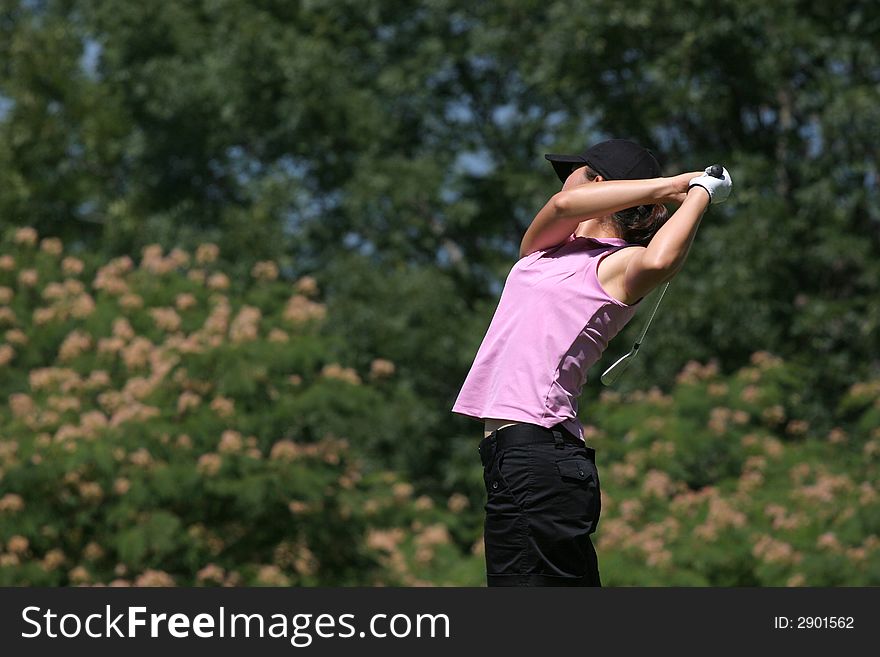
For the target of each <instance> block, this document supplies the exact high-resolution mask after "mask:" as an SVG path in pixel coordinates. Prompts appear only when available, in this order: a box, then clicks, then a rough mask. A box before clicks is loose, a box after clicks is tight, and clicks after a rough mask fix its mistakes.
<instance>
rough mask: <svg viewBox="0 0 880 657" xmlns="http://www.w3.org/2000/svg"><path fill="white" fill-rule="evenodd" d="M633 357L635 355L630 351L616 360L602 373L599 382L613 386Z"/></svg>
mask: <svg viewBox="0 0 880 657" xmlns="http://www.w3.org/2000/svg"><path fill="white" fill-rule="evenodd" d="M633 356H635V353H634V352H632V351H631V352H629V353H628V354H625V355H623V356H621V357H620V358H618V359H617V360H616V361H615V362H614V363H613V364H612V365H611V366H610V367H609V368H608V369H607V370H605V371H604V372H602V376H601V377H599V380H600V381H601V382H602V383H603V384H604V385H606V386H610V385H614V384H615V383H616V382H617V380H618V379H619V378H620V375H621V374H623V371H624V370H625V369H626V368H627V367H629V364H630V362H631V361H632V357H633Z"/></svg>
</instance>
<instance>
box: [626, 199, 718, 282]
mask: <svg viewBox="0 0 880 657" xmlns="http://www.w3.org/2000/svg"><path fill="white" fill-rule="evenodd" d="M708 207H709V194H707V193H706V190H705V189H703V188H702V187H692V188H691V189H690V191H688V193H687V196H686V197H685V199H684V201H682V204H681V205H680V206H679V208H678V210H676V211H675V213H674V214H673V215H672V216H671V217H669V219H668V220H667V221H666V223H665V224H663V225H662V226H661V227H660V230H658V231H657V233H656V234H655V235H654V237H652V238H651V242H650V243H649V244H648V246H647V247H645V248H643V249H625V251H630V252H631V254H632V255H631V256H630V258H629V259H628V260H627V261H626V264H625V267H624V269H623V285H622V286H623V290H624V293H625V294H626V297H627V298H630V299H641V298H642V297H644V296H645V295H647V294H648V293H650V292H651V290H653V289H654V288H655V287H657V286H658V285H660V284H661V283H664V282H665V281H667V280H669V279H670V278H672V277H673V276H675V275H676V274H677V273H678V272H679V271H680V270H681V268H682V267H683V266H684V261H685V259H687V255H688V251H690V248H691V244H692V243H693V241H694V237H695V236H696V234H697V228H699V226H700V221H701V219H702V218H703V214H704V213H705V212H706V208H708Z"/></svg>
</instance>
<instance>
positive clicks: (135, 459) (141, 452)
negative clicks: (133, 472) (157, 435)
mask: <svg viewBox="0 0 880 657" xmlns="http://www.w3.org/2000/svg"><path fill="white" fill-rule="evenodd" d="M128 460H129V461H131V462H132V463H133V464H134V465H136V466H138V467H141V468H146V467H148V466H150V465H152V464H153V457H152V455H151V454H150V452H148V451H147V448H146V447H139V448H138V449H136V450H135V451H134V452H132V453H131V455H130V456H129V457H128Z"/></svg>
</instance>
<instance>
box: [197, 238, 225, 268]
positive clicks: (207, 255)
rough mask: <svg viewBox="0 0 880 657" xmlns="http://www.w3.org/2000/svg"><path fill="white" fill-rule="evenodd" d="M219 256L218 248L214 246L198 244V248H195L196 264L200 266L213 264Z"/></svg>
mask: <svg viewBox="0 0 880 657" xmlns="http://www.w3.org/2000/svg"><path fill="white" fill-rule="evenodd" d="M219 255H220V247H218V246H217V245H216V244H212V243H206V244H199V246H198V247H197V248H196V262H197V263H198V264H200V265H204V264H206V263H209V262H214V261H215V260H216V259H217V257H218V256H219Z"/></svg>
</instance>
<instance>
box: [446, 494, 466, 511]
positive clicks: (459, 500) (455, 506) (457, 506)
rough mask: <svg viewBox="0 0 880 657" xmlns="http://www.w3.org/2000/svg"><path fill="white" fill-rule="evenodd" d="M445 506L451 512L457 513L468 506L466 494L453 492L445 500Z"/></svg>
mask: <svg viewBox="0 0 880 657" xmlns="http://www.w3.org/2000/svg"><path fill="white" fill-rule="evenodd" d="M446 506H447V508H448V509H449V510H450V511H452V512H453V513H459V512H460V511H464V510H465V509H466V508H468V507H469V506H470V500H469V499H468V498H467V496H466V495H462V494H461V493H453V494H452V495H450V496H449V499H448V500H447V501H446Z"/></svg>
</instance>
